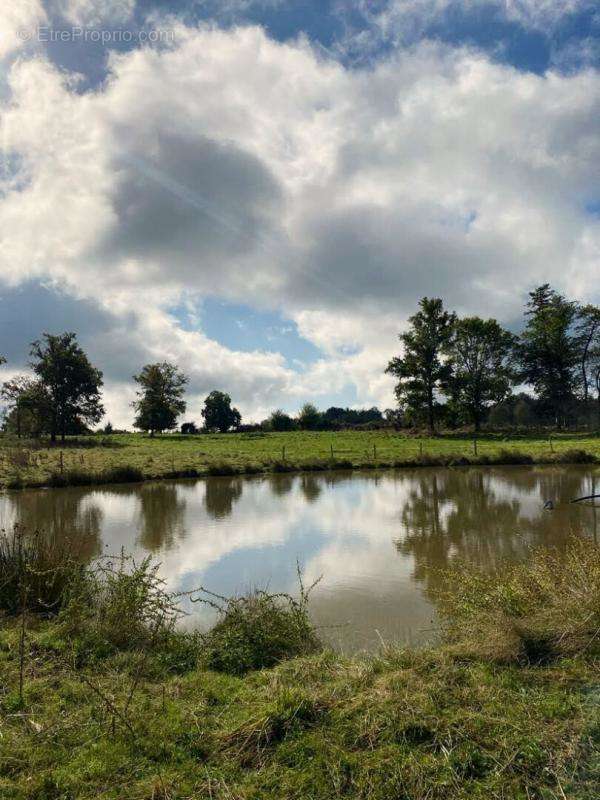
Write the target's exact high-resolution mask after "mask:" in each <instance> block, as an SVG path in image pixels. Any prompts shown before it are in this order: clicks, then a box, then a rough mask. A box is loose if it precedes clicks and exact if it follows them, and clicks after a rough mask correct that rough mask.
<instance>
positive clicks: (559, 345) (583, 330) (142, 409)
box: [0, 284, 600, 441]
mask: <svg viewBox="0 0 600 800" xmlns="http://www.w3.org/2000/svg"><path fill="white" fill-rule="evenodd" d="M399 339H400V342H401V344H402V353H401V355H399V356H397V357H396V358H393V359H392V360H391V361H390V362H389V364H388V366H387V369H386V372H388V373H389V374H391V375H393V376H394V377H395V378H396V379H397V383H396V388H395V394H396V399H397V401H398V407H397V408H395V409H387V410H386V411H385V412H383V413H382V412H381V411H380V410H379V409H378V408H375V407H374V408H370V409H349V408H337V407H331V408H329V409H327V410H326V411H324V412H321V411H319V410H318V409H317V408H316V406H314V405H313V404H312V403H306V404H305V405H304V406H303V407H302V409H301V410H300V412H299V414H298V415H297V416H296V417H292V416H290V415H289V414H287V413H286V412H285V411H283V410H281V409H277V410H275V411H273V413H272V414H271V415H270V416H269V418H268V419H266V420H264V421H263V422H262V423H260V425H251V426H248V425H246V426H243V425H242V424H241V422H242V420H241V414H240V412H239V411H238V409H237V408H234V407H233V406H232V401H231V397H230V396H229V395H228V394H226V393H225V392H221V391H218V390H214V391H212V392H210V394H209V395H208V396H207V397H206V399H205V401H204V407H203V409H202V412H201V414H202V423H201V425H200V426H198V425H196V423H195V422H185V423H184V424H183V425H182V426H181V432H182V433H184V434H190V433H198V432H200V431H208V432H215V431H218V432H222V433H225V432H227V431H230V430H267V431H290V430H298V429H299V430H337V429H340V428H348V427H384V426H389V425H393V426H394V427H424V426H427V427H428V428H429V430H430V432H431V433H434V432H435V431H436V429H437V428H438V427H439V426H441V425H443V426H445V427H450V428H456V427H459V426H461V425H464V424H469V425H472V426H473V427H474V428H475V430H479V429H480V428H481V426H482V424H483V423H484V422H486V423H489V424H490V425H492V426H494V427H508V426H511V425H517V426H524V427H529V426H531V425H534V424H538V425H540V424H543V425H551V426H553V427H557V428H562V427H564V426H566V425H568V424H569V423H572V422H573V421H576V420H577V419H580V418H582V416H583V417H585V418H587V419H589V418H591V416H592V415H593V416H594V417H595V421H596V424H598V425H600V309H599V308H598V307H596V306H592V305H580V304H578V303H576V302H574V301H572V300H569V299H567V298H565V297H564V296H563V295H561V294H559V293H558V292H556V291H555V290H554V289H552V288H551V287H550V286H549V285H548V284H544V285H542V286H540V287H538V288H537V289H535V290H534V291H532V292H531V293H530V294H529V300H528V302H527V305H526V309H525V324H524V328H523V330H522V332H521V333H520V334H519V335H516V334H514V333H512V332H510V331H508V330H506V329H504V328H503V327H502V326H501V325H500V324H499V323H498V322H497V320H495V319H483V318H481V317H477V316H471V317H463V318H459V317H458V316H457V315H456V314H455V313H454V312H450V311H447V310H446V309H445V308H444V304H443V301H442V300H441V299H440V298H428V297H424V298H422V299H421V300H420V302H419V308H418V310H417V312H416V313H415V314H414V315H413V316H412V317H410V318H409V325H408V329H407V330H406V331H405V332H404V333H401V334H400V336H399ZM30 357H31V360H30V363H29V366H30V368H31V374H30V375H18V376H16V377H15V378H12V379H11V380H8V381H5V382H4V383H3V384H2V387H1V389H0V396H1V397H2V399H3V401H4V404H5V423H4V428H5V430H7V431H10V432H14V433H16V434H17V435H18V436H22V435H26V436H33V437H40V436H42V435H49V436H50V439H51V440H52V441H56V439H57V438H59V437H60V438H61V439H62V440H64V439H65V437H66V436H67V435H73V434H80V433H87V432H89V431H90V429H91V426H93V425H97V424H98V423H99V422H100V420H101V419H102V417H103V416H104V407H103V405H102V396H101V390H102V386H103V376H102V372H101V371H100V370H99V369H97V368H96V367H95V366H94V365H93V364H91V362H90V360H89V359H88V357H87V355H86V353H85V352H84V351H83V349H82V348H81V346H80V345H79V343H78V341H77V336H76V334H75V333H72V332H67V333H63V334H59V335H53V334H49V333H45V334H44V335H43V336H42V338H41V339H39V340H37V341H35V342H33V343H32V344H31V349H30ZM0 363H5V359H3V358H1V357H0ZM133 378H134V380H135V382H136V384H137V392H136V399H135V400H134V401H133V403H132V406H133V410H134V412H135V419H134V426H135V427H136V428H137V429H138V430H142V431H146V432H148V433H150V435H151V436H153V435H154V434H156V433H162V432H164V431H170V430H174V429H175V428H176V427H177V426H178V420H179V418H180V417H181V415H182V414H184V413H185V411H186V408H187V406H186V402H185V399H184V397H185V390H186V386H187V383H188V378H187V376H186V375H184V373H183V372H182V371H181V370H180V369H179V368H178V367H177V366H176V365H175V364H171V363H169V362H162V363H154V364H146V365H145V366H144V367H143V368H142V369H141V370H140V372H139V373H138V374H137V375H134V376H133ZM518 387H521V388H522V389H524V388H525V387H530V389H531V390H532V393H528V392H525V391H521V392H518V393H515V389H516V388H518ZM111 430H112V427H111V425H110V423H109V424H108V425H107V426H106V428H105V431H106V432H110V431H111Z"/></svg>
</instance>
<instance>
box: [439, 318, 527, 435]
mask: <svg viewBox="0 0 600 800" xmlns="http://www.w3.org/2000/svg"><path fill="white" fill-rule="evenodd" d="M515 342H516V337H514V336H513V334H512V333H509V332H508V331H506V330H504V329H503V328H502V327H501V326H500V325H499V324H498V323H497V322H496V320H495V319H481V317H465V318H464V319H461V320H457V321H456V322H455V324H454V329H453V332H452V338H451V340H450V342H449V343H448V346H447V352H448V355H449V357H450V364H451V366H452V378H451V384H452V387H451V390H452V397H453V400H454V402H455V403H456V404H457V406H458V409H459V411H460V412H462V413H461V416H462V415H465V416H467V417H468V418H469V420H470V421H471V422H472V423H473V426H474V428H475V430H476V431H478V430H479V429H480V427H481V421H482V419H483V416H484V414H485V412H486V410H487V409H488V408H489V407H490V406H492V405H494V403H499V402H501V401H502V400H504V399H505V398H506V397H508V395H509V394H510V391H511V386H512V383H513V381H514V369H513V363H512V362H513V354H514V347H515Z"/></svg>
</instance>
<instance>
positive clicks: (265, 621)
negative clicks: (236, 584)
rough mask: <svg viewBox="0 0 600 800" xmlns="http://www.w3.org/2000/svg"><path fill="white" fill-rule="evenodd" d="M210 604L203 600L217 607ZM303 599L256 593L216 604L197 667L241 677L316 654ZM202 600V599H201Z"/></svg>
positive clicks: (316, 645) (317, 644)
mask: <svg viewBox="0 0 600 800" xmlns="http://www.w3.org/2000/svg"><path fill="white" fill-rule="evenodd" d="M211 597H212V598H213V599H208V600H206V599H203V602H209V603H210V604H211V605H217V604H216V603H215V602H214V596H211ZM307 598H308V593H307V592H305V591H304V590H302V594H301V599H300V600H299V601H298V600H295V599H294V598H293V597H291V596H290V595H286V594H268V593H267V592H264V591H256V592H254V593H252V594H250V595H247V596H245V597H234V598H218V599H219V600H220V601H221V602H223V603H224V605H222V606H221V605H217V608H218V609H219V612H220V619H219V621H218V622H217V624H216V625H215V626H214V628H212V630H210V631H209V632H208V633H207V634H206V635H205V637H204V650H203V656H202V659H203V662H204V664H205V666H206V667H207V668H209V669H214V670H217V671H219V672H227V673H229V674H232V675H244V674H245V673H246V672H249V671H250V670H256V669H263V668H268V667H273V666H275V664H278V663H279V662H280V661H283V660H284V659H287V658H294V657H295V656H303V655H308V654H310V653H315V652H317V651H318V650H320V649H321V643H320V642H319V639H318V637H317V635H316V632H315V630H314V628H313V626H312V624H311V622H310V619H309V616H308V610H307ZM201 600H202V598H201Z"/></svg>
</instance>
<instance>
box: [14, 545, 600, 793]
mask: <svg viewBox="0 0 600 800" xmlns="http://www.w3.org/2000/svg"><path fill="white" fill-rule="evenodd" d="M569 552H570V554H569V555H568V557H567V558H566V559H561V561H560V565H559V563H558V562H557V561H556V558H557V556H553V555H551V554H548V555H545V554H544V553H543V552H541V551H540V552H539V554H538V556H537V560H536V559H534V560H533V562H532V564H531V565H525V564H522V565H517V566H514V567H512V568H510V569H509V571H508V572H507V573H506V574H504V575H503V574H500V575H499V576H496V579H494V580H492V579H491V577H490V576H488V577H482V576H481V575H480V574H479V573H477V572H475V573H472V574H471V573H468V572H467V573H465V574H463V576H462V577H458V578H457V580H458V583H457V584H456V586H455V589H454V590H453V591H452V592H451V593H450V594H451V598H452V600H451V602H450V606H449V611H448V613H449V614H451V615H452V616H451V621H452V629H453V630H455V631H456V632H457V635H456V636H451V637H450V638H448V640H447V642H446V644H445V645H444V646H439V647H436V648H432V649H425V650H420V651H416V650H398V649H393V648H389V649H385V650H383V651H382V652H381V653H380V654H379V655H377V656H372V657H368V658H367V657H365V658H362V659H361V658H353V659H348V658H343V657H341V656H339V655H336V654H335V653H332V652H328V651H321V652H317V653H314V654H311V655H305V656H302V657H296V658H291V659H289V660H287V661H280V662H279V663H278V664H276V666H274V667H272V668H266V669H265V668H263V669H258V670H256V671H250V672H244V673H243V674H242V675H241V676H238V674H237V673H232V671H231V670H229V669H227V670H225V671H223V670H221V671H216V670H215V668H212V669H209V668H208V666H207V664H206V661H205V658H206V654H205V649H206V644H205V643H204V642H203V640H202V639H197V638H194V635H193V634H190V633H179V634H174V633H171V634H169V635H166V634H167V632H166V631H165V632H163V633H164V634H165V635H164V636H162V635H157V630H158V628H157V627H156V626H155V624H154V619H156V618H157V614H158V615H162V613H163V606H162V605H161V604H160V603H159V605H158V606H155V604H154V601H153V599H152V597H150V598H148V600H149V602H146V603H142V604H141V605H140V602H139V596H140V592H139V590H140V587H141V586H142V584H141V583H140V581H139V580H134V581H131V580H130V579H129V578H127V577H126V576H123V574H122V573H121V580H120V581H119V582H117V583H114V582H113V583H112V584H111V585H112V586H113V591H112V593H109V594H108V595H107V594H106V592H102V591H100V592H98V591H94V593H93V595H92V596H91V597H90V602H89V603H88V602H86V603H85V605H81V603H80V602H76V603H75V606H74V607H72V606H70V605H69V604H68V603H67V604H66V605H64V606H63V609H62V611H61V614H60V615H59V616H58V617H55V618H54V619H50V620H47V619H45V618H44V617H45V615H41V616H40V615H37V616H36V615H31V616H24V617H23V619H22V620H21V619H19V616H16V618H15V617H14V616H13V617H4V618H2V617H0V676H1V678H0V687H1V691H0V797H2V800H88V799H89V800H92V798H94V799H95V798H97V799H98V800H334V799H339V798H352V799H353V800H493V799H494V798H495V799H496V800H566V799H567V798H568V799H569V800H597V797H598V786H599V785H600V713H599V710H600V673H599V670H598V663H599V662H598V658H599V657H600V644H599V640H598V625H599V624H600V610H599V607H598V597H599V590H600V569H599V567H598V564H599V560H598V549H597V547H596V546H595V545H593V544H592V543H590V542H574V543H573V544H572V545H571V550H570V551H569ZM147 574H148V573H147V572H146V573H143V572H142V573H140V571H139V570H138V577H139V576H140V575H141V577H142V578H143V577H144V575H146V576H147ZM460 574H461V573H459V575H460ZM93 586H94V587H96V586H97V584H96V583H94V584H93ZM84 596H87V595H84ZM107 597H108V598H109V599H108V600H107V599H106V598H107ZM96 605H97V606H98V608H95V606H96ZM126 608H127V609H129V613H124V612H125V609H126ZM136 609H137V612H136ZM152 609H154V611H153V610H152ZM271 610H272V609H271ZM148 614H149V615H150V616H149V617H148ZM240 622H243V623H244V624H243V625H240ZM288 625H289V622H288V623H283V622H279V623H278V622H276V621H273V620H272V618H271V615H270V612H268V613H267V614H266V616H263V617H256V616H254V615H252V614H251V615H250V616H245V617H243V619H241V618H239V617H238V616H237V615H236V616H234V617H232V618H231V626H230V627H229V628H228V631H229V634H228V635H227V636H226V637H223V636H221V637H220V638H219V640H218V644H217V646H218V647H220V648H223V654H225V655H226V654H229V655H230V656H232V658H237V657H238V656H239V655H241V654H242V651H241V650H240V646H241V645H243V646H244V647H246V646H247V647H251V648H252V649H253V650H254V651H255V652H256V654H257V655H260V654H261V653H262V652H264V645H265V643H266V642H271V643H273V642H274V641H275V639H277V640H278V641H283V640H284V639H285V638H286V636H287V635H288V634H287V633H286V631H288V630H289V628H288ZM274 626H275V627H274ZM22 632H23V633H22ZM242 633H243V636H241V637H240V636H239V634H242ZM274 636H275V638H274ZM115 637H116V638H115ZM281 637H283V639H282V638H281ZM236 652H237V654H238V655H237V656H236V655H235V653H236ZM223 664H225V662H224V661H222V666H223ZM20 685H21V686H22V692H21V691H20V689H19V687H20Z"/></svg>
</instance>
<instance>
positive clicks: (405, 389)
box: [386, 297, 455, 433]
mask: <svg viewBox="0 0 600 800" xmlns="http://www.w3.org/2000/svg"><path fill="white" fill-rule="evenodd" d="M408 322H409V326H410V327H409V329H408V331H406V332H405V333H401V334H400V336H399V339H400V341H401V343H402V345H403V351H404V352H403V354H402V355H401V356H398V357H396V358H393V359H392V360H391V361H390V363H389V364H388V366H387V369H386V372H388V373H389V374H391V375H393V376H394V377H396V378H398V383H397V384H396V398H397V400H398V403H399V404H400V406H402V407H405V408H407V409H408V411H409V413H410V415H411V416H412V417H413V418H414V419H415V420H416V421H421V420H423V421H426V423H427V425H428V427H429V430H430V432H431V433H433V432H434V431H435V425H436V396H437V395H438V394H439V393H440V392H441V391H443V389H444V388H445V387H446V385H447V383H448V381H449V379H450V376H451V371H452V370H451V366H450V364H449V363H448V362H447V361H446V360H445V359H444V357H443V356H444V352H445V351H446V349H447V347H448V344H449V342H450V338H451V336H452V331H453V325H454V322H455V315H454V314H450V313H448V312H447V311H445V310H444V304H443V302H442V300H441V299H440V298H438V297H434V298H429V297H423V298H422V299H421V300H420V301H419V311H418V312H417V313H416V314H414V315H413V316H412V317H410V318H409V320H408Z"/></svg>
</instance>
